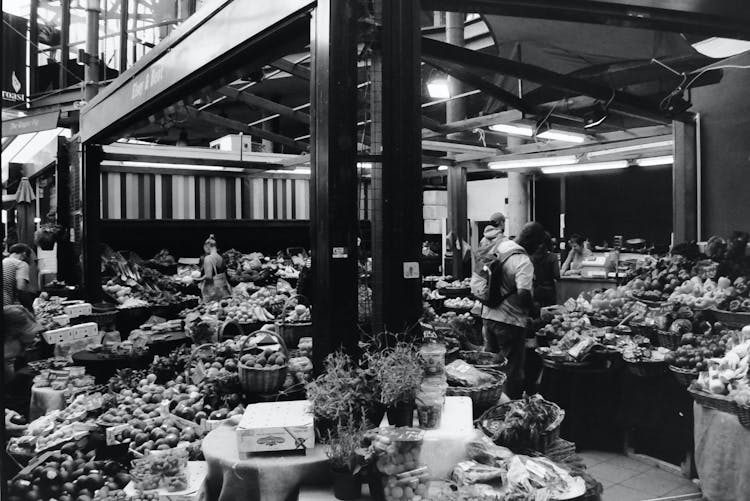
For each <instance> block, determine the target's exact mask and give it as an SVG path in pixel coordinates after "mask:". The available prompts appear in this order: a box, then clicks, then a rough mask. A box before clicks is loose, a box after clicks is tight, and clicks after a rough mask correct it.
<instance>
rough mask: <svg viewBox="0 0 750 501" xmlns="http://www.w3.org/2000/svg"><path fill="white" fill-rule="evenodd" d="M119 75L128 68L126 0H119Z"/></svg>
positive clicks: (127, 3)
mask: <svg viewBox="0 0 750 501" xmlns="http://www.w3.org/2000/svg"><path fill="white" fill-rule="evenodd" d="M68 1H69V0H68ZM120 2H121V4H120V68H119V71H120V75H122V74H123V72H124V71H125V70H126V69H128V5H129V2H128V0H120Z"/></svg>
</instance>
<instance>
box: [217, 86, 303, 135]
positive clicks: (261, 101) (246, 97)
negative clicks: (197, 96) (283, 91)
mask: <svg viewBox="0 0 750 501" xmlns="http://www.w3.org/2000/svg"><path fill="white" fill-rule="evenodd" d="M218 92H219V94H221V95H222V96H226V97H228V98H230V99H233V100H235V101H240V102H242V103H245V104H246V105H248V106H251V107H253V108H259V109H261V110H265V111H270V112H271V113H276V114H277V115H279V116H282V117H284V118H288V119H290V120H294V121H295V122H300V123H303V124H307V125H310V115H308V114H307V113H302V112H301V111H295V110H294V109H292V108H290V107H288V106H284V105H283V104H279V103H276V102H274V101H271V100H269V99H266V98H263V97H260V96H256V95H255V94H250V93H249V92H247V91H241V90H237V89H234V88H232V87H229V86H226V87H222V88H221V89H219V90H218Z"/></svg>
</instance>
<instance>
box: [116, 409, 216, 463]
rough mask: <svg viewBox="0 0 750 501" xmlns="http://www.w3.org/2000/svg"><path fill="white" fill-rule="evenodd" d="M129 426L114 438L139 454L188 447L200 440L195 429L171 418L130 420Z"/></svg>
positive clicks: (119, 431) (159, 417) (118, 432)
mask: <svg viewBox="0 0 750 501" xmlns="http://www.w3.org/2000/svg"><path fill="white" fill-rule="evenodd" d="M129 424H130V426H127V427H124V428H123V429H121V430H118V431H117V432H116V433H115V434H114V438H115V440H116V441H117V442H119V443H130V444H131V449H133V450H135V451H136V452H139V453H141V454H144V453H145V452H146V451H153V450H169V449H173V448H175V447H183V446H188V445H191V444H193V443H194V442H196V441H197V440H199V439H200V438H201V436H200V433H199V432H198V431H197V430H196V429H195V428H192V427H190V426H184V425H182V423H180V422H178V421H177V419H176V418H175V417H173V416H158V417H155V418H151V419H132V420H131V421H130V422H129Z"/></svg>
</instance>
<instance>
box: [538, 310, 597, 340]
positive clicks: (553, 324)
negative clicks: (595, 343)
mask: <svg viewBox="0 0 750 501" xmlns="http://www.w3.org/2000/svg"><path fill="white" fill-rule="evenodd" d="M589 328H591V322H590V321H589V318H588V317H587V316H586V314H585V313H582V312H579V311H571V312H566V313H563V314H559V315H555V317H554V318H553V319H552V320H551V321H550V323H549V324H547V325H545V326H544V327H542V328H541V329H540V330H539V331H538V332H537V333H538V334H542V335H544V336H545V337H546V338H547V339H548V340H550V341H552V340H555V339H562V338H563V337H564V336H565V334H567V333H569V332H575V333H577V334H580V333H581V332H583V331H585V330H587V329H589Z"/></svg>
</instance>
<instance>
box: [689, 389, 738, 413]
mask: <svg viewBox="0 0 750 501" xmlns="http://www.w3.org/2000/svg"><path fill="white" fill-rule="evenodd" d="M688 393H690V395H691V396H692V397H693V400H695V403H696V404H700V405H702V406H703V407H708V408H709V409H716V410H717V411H721V412H728V413H729V414H737V404H736V403H735V401H734V399H732V398H730V397H726V396H724V395H715V394H713V393H706V392H705V391H700V390H696V389H694V388H688Z"/></svg>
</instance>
